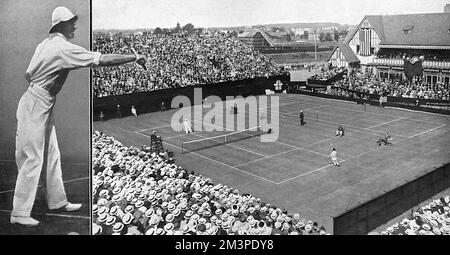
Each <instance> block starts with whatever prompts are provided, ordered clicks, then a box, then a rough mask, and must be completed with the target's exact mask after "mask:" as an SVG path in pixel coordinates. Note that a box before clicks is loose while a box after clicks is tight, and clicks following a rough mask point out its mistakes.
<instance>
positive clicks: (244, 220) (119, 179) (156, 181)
mask: <svg viewBox="0 0 450 255" xmlns="http://www.w3.org/2000/svg"><path fill="white" fill-rule="evenodd" d="M171 156H173V155H171V153H168V152H167V151H165V152H161V153H159V154H157V153H155V152H152V151H151V150H150V148H149V147H146V146H141V147H140V148H137V147H133V146H131V147H125V146H123V145H122V144H121V143H120V142H119V141H117V140H115V139H114V138H112V137H110V136H107V135H106V134H103V133H101V132H99V131H95V132H94V134H93V171H92V172H93V179H92V183H93V194H92V196H93V222H94V223H93V233H94V234H97V235H98V234H103V235H110V234H116V235H117V234H119V235H120V234H129V235H143V234H145V235H325V234H327V233H326V230H325V228H324V227H323V226H320V227H319V225H318V223H316V222H313V221H310V220H305V219H302V218H301V217H300V215H299V214H290V213H288V212H287V211H286V210H284V209H281V208H278V207H276V206H273V205H270V204H268V203H264V202H262V201H261V199H259V198H256V197H254V196H252V195H250V194H240V193H239V191H238V190H237V189H233V188H231V187H228V186H226V185H221V184H215V183H213V181H212V180H211V179H209V178H206V177H204V176H202V175H199V174H197V173H195V172H193V171H192V172H188V170H186V169H184V168H182V167H180V166H177V165H176V164H175V163H174V159H173V158H171Z"/></svg>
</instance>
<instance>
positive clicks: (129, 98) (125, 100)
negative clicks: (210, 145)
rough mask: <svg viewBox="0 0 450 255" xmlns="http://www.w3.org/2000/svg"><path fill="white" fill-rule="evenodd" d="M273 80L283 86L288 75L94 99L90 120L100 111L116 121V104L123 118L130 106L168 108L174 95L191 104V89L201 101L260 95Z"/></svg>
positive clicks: (143, 109)
mask: <svg viewBox="0 0 450 255" xmlns="http://www.w3.org/2000/svg"><path fill="white" fill-rule="evenodd" d="M277 80H280V81H281V82H282V83H283V84H287V83H288V82H289V80H290V76H289V75H280V76H269V77H257V78H253V79H246V80H239V81H228V82H221V83H215V84H203V85H197V86H190V87H183V88H176V89H162V90H155V91H149V92H139V93H132V94H125V95H117V96H108V97H99V98H94V102H93V120H94V121H96V120H99V119H100V112H103V115H104V119H110V118H116V117H117V116H118V115H119V114H118V112H117V108H116V107H117V105H120V112H121V116H127V115H131V110H130V109H131V106H134V107H135V108H136V110H137V113H138V114H142V113H147V112H155V111H160V110H161V102H164V105H165V107H166V108H167V109H170V108H171V102H172V99H173V98H174V97H176V96H186V97H188V98H189V99H190V100H191V102H193V103H195V102H194V88H202V99H203V98H205V97H208V96H210V95H214V96H218V97H220V98H221V99H222V100H225V98H226V96H238V95H241V96H243V97H246V96H249V95H263V94H265V90H266V89H271V90H275V89H274V84H275V82H276V81H277ZM283 89H284V88H283Z"/></svg>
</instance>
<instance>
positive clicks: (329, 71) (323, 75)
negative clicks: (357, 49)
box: [309, 67, 347, 81]
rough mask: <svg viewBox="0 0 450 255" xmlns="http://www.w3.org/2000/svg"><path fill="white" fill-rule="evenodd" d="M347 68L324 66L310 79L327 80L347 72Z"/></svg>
mask: <svg viewBox="0 0 450 255" xmlns="http://www.w3.org/2000/svg"><path fill="white" fill-rule="evenodd" d="M346 71H347V68H345V67H335V68H326V69H325V68H322V72H320V73H317V74H315V75H313V76H311V77H310V78H309V79H311V80H320V81H327V80H329V79H331V78H333V77H335V76H336V75H338V74H340V73H342V72H346Z"/></svg>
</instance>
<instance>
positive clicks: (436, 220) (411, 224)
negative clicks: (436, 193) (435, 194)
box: [381, 196, 450, 235]
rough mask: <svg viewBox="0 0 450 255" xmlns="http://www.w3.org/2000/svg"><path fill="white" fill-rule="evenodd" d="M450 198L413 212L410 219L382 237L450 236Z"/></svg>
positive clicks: (394, 226) (387, 231)
mask: <svg viewBox="0 0 450 255" xmlns="http://www.w3.org/2000/svg"><path fill="white" fill-rule="evenodd" d="M449 208H450V197H449V196H445V197H441V198H439V199H436V200H434V201H432V202H431V203H429V204H428V205H426V206H423V207H420V208H418V209H417V210H415V211H414V210H412V211H411V215H409V217H407V218H404V219H403V220H402V221H401V222H400V223H395V224H394V225H392V226H390V227H388V228H387V229H386V230H385V231H382V232H381V234H382V235H450V209H449Z"/></svg>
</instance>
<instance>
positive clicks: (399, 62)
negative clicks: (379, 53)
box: [373, 58, 450, 68]
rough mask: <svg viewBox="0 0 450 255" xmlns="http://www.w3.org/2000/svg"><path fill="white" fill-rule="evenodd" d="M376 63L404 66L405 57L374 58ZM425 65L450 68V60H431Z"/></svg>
mask: <svg viewBox="0 0 450 255" xmlns="http://www.w3.org/2000/svg"><path fill="white" fill-rule="evenodd" d="M373 63H374V64H380V65H388V66H403V59H390V58H374V59H373ZM423 67H428V68H450V62H448V61H429V60H425V61H424V62H423Z"/></svg>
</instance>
